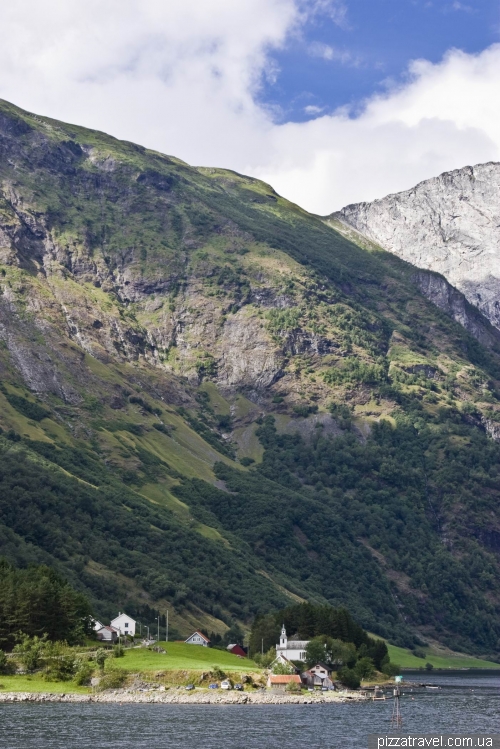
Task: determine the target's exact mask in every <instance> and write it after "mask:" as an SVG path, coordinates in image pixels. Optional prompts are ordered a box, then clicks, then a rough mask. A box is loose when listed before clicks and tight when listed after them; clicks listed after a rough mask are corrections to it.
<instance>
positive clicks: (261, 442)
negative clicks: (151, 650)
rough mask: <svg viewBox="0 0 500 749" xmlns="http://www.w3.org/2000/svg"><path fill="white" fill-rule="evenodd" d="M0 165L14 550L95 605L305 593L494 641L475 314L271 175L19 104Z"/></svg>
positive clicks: (388, 625) (485, 350)
mask: <svg viewBox="0 0 500 749" xmlns="http://www.w3.org/2000/svg"><path fill="white" fill-rule="evenodd" d="M0 186H1V189H0V381H1V383H2V384H1V388H0V426H1V427H2V429H3V433H2V434H1V435H0V452H1V455H2V459H1V463H0V482H1V492H0V538H1V545H2V551H3V553H5V554H6V556H8V557H9V558H10V559H13V560H15V561H17V562H18V563H20V564H25V563H27V562H29V561H30V560H43V561H48V562H49V563H51V564H53V565H55V566H57V567H58V568H59V569H62V570H64V571H65V573H66V574H67V575H68V576H69V577H70V578H71V579H72V582H74V584H78V585H80V586H81V587H83V588H85V589H86V590H87V591H89V592H90V594H91V595H92V597H93V600H94V602H95V604H96V608H97V610H98V611H99V613H101V615H102V616H104V615H107V614H108V613H111V611H112V610H114V608H115V607H116V606H118V605H120V606H121V607H123V606H124V605H126V602H127V601H128V605H129V606H139V605H141V604H144V603H147V604H148V605H152V606H157V607H160V608H164V607H166V606H167V605H168V606H169V608H171V610H172V611H173V612H174V614H173V616H174V622H175V623H176V625H177V626H178V628H179V629H180V630H183V631H185V630H187V629H188V628H189V627H192V626H195V625H196V626H205V627H206V628H207V629H209V630H210V629H214V630H216V631H217V630H218V631H222V630H223V629H224V628H225V627H227V626H229V625H230V624H231V622H232V621H233V620H234V619H236V620H237V621H239V622H241V623H247V622H248V621H249V620H250V619H251V617H252V616H253V615H254V614H255V613H256V612H258V611H265V610H270V609H273V608H277V607H281V606H283V605H284V604H286V603H287V602H290V601H293V600H295V601H297V600H302V599H306V598H308V599H311V600H314V601H318V602H326V601H328V602H331V603H333V604H335V605H339V604H343V605H347V606H348V607H349V608H350V609H351V610H352V611H353V613H355V615H356V616H357V617H358V618H359V619H360V621H361V622H362V623H363V624H364V625H365V626H368V627H370V629H372V630H373V631H376V632H379V633H380V634H383V635H386V636H389V637H392V638H393V639H395V640H396V641H397V642H400V643H405V644H411V642H412V641H413V640H414V638H415V637H416V636H418V637H420V638H422V637H424V638H425V637H427V636H429V637H436V638H438V639H440V640H441V641H442V642H445V643H446V644H448V645H450V646H453V647H455V648H457V647H459V646H460V647H462V648H465V649H468V650H471V651H475V652H483V653H490V654H494V653H497V652H498V651H499V650H500V645H499V638H500V627H499V625H498V611H499V608H500V588H499V584H498V580H499V576H498V572H499V557H498V551H499V547H500V542H499V539H500V516H499V511H498V499H499V489H498V469H499V465H500V446H499V445H498V444H497V443H496V442H495V441H494V440H493V439H492V438H493V437H495V436H496V435H498V434H499V432H500V429H499V427H498V424H499V419H500V416H499V414H500V408H499V389H500V353H499V352H500V346H499V343H498V338H497V335H496V333H495V331H494V330H493V329H492V328H491V326H489V324H488V323H487V321H485V320H484V319H483V318H481V317H480V315H479V313H476V312H475V311H474V310H473V309H472V308H465V307H464V309H465V310H466V315H468V316H469V317H468V319H469V318H470V320H472V321H473V324H471V325H469V326H468V327H469V331H467V330H465V329H464V328H463V327H462V326H460V325H459V324H458V323H457V322H456V321H455V320H453V319H452V317H450V316H449V315H447V314H446V310H445V311H443V309H438V308H437V307H436V306H434V305H433V304H432V303H431V302H430V301H428V299H426V298H425V296H424V295H423V293H422V292H421V291H420V288H421V284H420V283H417V281H416V280H415V269H414V268H411V267H410V266H408V265H407V264H405V263H403V262H401V261H399V260H398V259H397V258H395V257H393V256H391V255H388V254H387V253H384V252H382V251H381V250H379V249H378V248H376V247H373V246H364V245H363V244H362V243H361V242H360V243H356V241H354V240H355V239H356V238H355V237H347V236H343V235H342V234H341V233H339V232H337V231H336V230H335V228H333V227H331V226H328V225H326V224H325V223H324V222H323V221H322V220H320V219H319V218H317V217H315V216H311V215H309V214H307V213H306V212H304V211H303V210H301V209H300V208H298V207H297V206H295V205H293V204H290V203H289V202H287V201H286V200H284V199H283V198H281V197H280V196H278V195H277V194H276V193H274V191H273V190H272V188H270V187H269V186H268V185H265V184H263V183H261V182H259V181H257V180H253V179H250V178H247V177H243V176H241V175H237V174H234V173H232V172H228V171H224V170H216V169H194V168H192V167H189V166H188V165H186V164H184V163H182V162H180V161H179V160H177V159H175V158H171V157H166V156H164V155H162V154H158V153H155V152H151V151H148V150H146V149H144V148H141V147H140V146H136V145H134V144H130V143H124V142H121V141H117V140H115V139H113V138H111V137H110V136H107V135H104V134H102V133H96V132H94V131H89V130H85V129H83V128H79V127H76V126H73V125H67V124H63V123H60V122H55V121H52V120H49V119H47V118H42V117H37V116H35V115H31V114H29V113H26V112H23V111H22V110H19V109H17V108H16V107H13V106H12V105H10V104H8V103H5V102H4V103H1V104H0ZM472 333H473V334H474V335H472ZM478 338H479V339H480V341H478V340H477V339H478Z"/></svg>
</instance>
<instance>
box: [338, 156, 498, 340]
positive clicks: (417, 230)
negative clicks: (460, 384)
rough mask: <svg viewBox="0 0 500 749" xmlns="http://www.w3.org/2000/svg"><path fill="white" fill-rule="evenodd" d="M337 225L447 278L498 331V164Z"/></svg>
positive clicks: (440, 181) (443, 179)
mask: <svg viewBox="0 0 500 749" xmlns="http://www.w3.org/2000/svg"><path fill="white" fill-rule="evenodd" d="M332 218H334V219H337V220H339V221H341V222H343V223H345V224H347V225H348V226H349V227H352V228H353V229H355V230H357V231H358V232H360V233H361V234H363V235H364V236H365V237H367V238H369V239H370V240H372V241H373V242H376V243H377V244H379V245H380V246H381V247H383V248H384V249H386V250H389V251H390V252H393V253H394V254H395V255H397V256H398V257H400V258H403V260H407V261H408V262H409V263H412V264H413V265H415V266H417V267H419V268H425V269H428V270H431V271H436V272H437V273H440V274H442V275H443V276H444V277H445V278H446V279H447V280H448V281H449V282H450V284H451V285H452V286H454V287H455V288H456V289H458V290H459V291H461V292H462V293H463V294H464V296H465V297H466V298H467V299H468V301H469V302H470V303H471V304H473V305H475V306H476V307H477V308H478V309H479V310H481V312H482V313H483V314H484V315H485V316H486V317H487V318H488V320H489V321H490V322H491V323H492V324H493V325H494V326H496V327H497V328H499V329H500V164H498V163H492V162H490V163H488V164H478V165H477V166H472V167H470V166H466V167H464V168H463V169H455V170H454V171H452V172H445V173H444V174H441V175H440V176H439V177H435V178H433V179H429V180H426V181H425V182H421V183H420V184H419V185H417V186H416V187H414V188H413V189H411V190H405V191H404V192H400V193H397V194H395V195H388V196H387V197H386V198H382V199H381V200H374V201H373V203H357V204H354V205H348V206H346V207H345V208H343V209H342V210H341V211H338V212H337V213H335V214H333V215H332Z"/></svg>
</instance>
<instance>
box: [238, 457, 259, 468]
mask: <svg viewBox="0 0 500 749" xmlns="http://www.w3.org/2000/svg"><path fill="white" fill-rule="evenodd" d="M240 463H241V465H242V466H247V467H248V466H251V465H252V463H255V460H254V459H253V458H247V457H245V458H241V459H240Z"/></svg>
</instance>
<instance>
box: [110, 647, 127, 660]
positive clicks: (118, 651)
mask: <svg viewBox="0 0 500 749" xmlns="http://www.w3.org/2000/svg"><path fill="white" fill-rule="evenodd" d="M124 655H125V648H124V647H123V645H115V646H114V648H113V658H123V656H124Z"/></svg>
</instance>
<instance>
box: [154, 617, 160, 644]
mask: <svg viewBox="0 0 500 749" xmlns="http://www.w3.org/2000/svg"><path fill="white" fill-rule="evenodd" d="M155 619H156V621H157V622H158V639H157V640H156V642H160V614H159V613H158V616H155Z"/></svg>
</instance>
